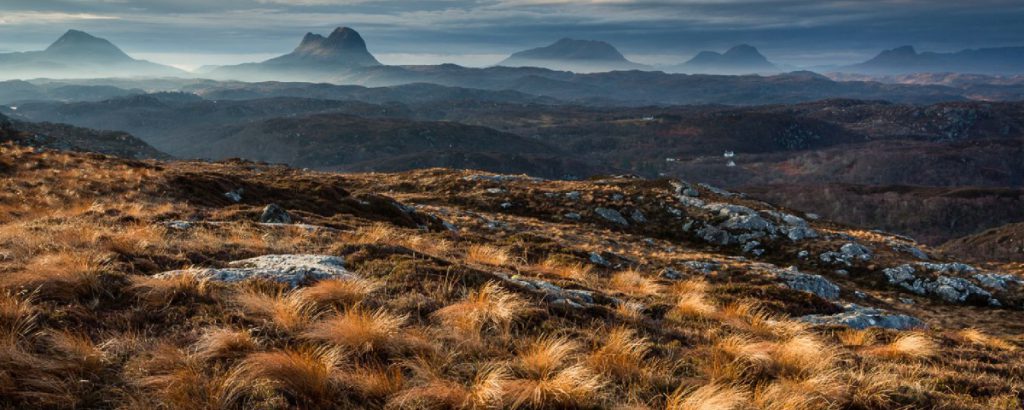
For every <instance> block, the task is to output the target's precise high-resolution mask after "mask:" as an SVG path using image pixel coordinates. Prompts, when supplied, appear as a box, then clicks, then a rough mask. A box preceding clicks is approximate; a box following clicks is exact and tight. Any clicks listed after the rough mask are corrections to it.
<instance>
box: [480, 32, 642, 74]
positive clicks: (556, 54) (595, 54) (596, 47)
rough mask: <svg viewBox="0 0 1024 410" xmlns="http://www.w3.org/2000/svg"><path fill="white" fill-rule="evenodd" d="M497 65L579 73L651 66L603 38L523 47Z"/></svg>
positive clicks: (566, 39) (637, 68)
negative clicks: (629, 55) (528, 47)
mask: <svg viewBox="0 0 1024 410" xmlns="http://www.w3.org/2000/svg"><path fill="white" fill-rule="evenodd" d="M498 65H499V66H504V67H542V68H550V69H553V70H564V71H573V72H580V73H590V72H601V71H616V70H643V69H650V68H651V67H649V66H645V65H643V64H638V63H634V62H632V61H629V60H628V59H626V57H625V56H623V55H622V53H620V52H619V50H617V49H616V48H615V47H614V46H612V45H611V44H608V43H606V42H604V41H594V40H574V39H571V38H563V39H561V40H558V41H556V42H555V43H553V44H551V45H549V46H546V47H539V48H533V49H529V50H525V51H520V52H518V53H515V54H512V55H511V56H509V58H507V59H505V60H504V61H502V62H500V63H498Z"/></svg>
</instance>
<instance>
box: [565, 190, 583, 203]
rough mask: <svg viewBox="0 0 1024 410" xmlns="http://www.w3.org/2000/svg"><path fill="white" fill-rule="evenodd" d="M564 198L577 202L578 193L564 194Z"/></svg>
mask: <svg viewBox="0 0 1024 410" xmlns="http://www.w3.org/2000/svg"><path fill="white" fill-rule="evenodd" d="M565 197H566V198H568V199H569V200H570V201H579V200H580V193H579V192H576V191H572V192H566V193H565Z"/></svg>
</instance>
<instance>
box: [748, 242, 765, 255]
mask: <svg viewBox="0 0 1024 410" xmlns="http://www.w3.org/2000/svg"><path fill="white" fill-rule="evenodd" d="M758 246H761V242H758V241H750V242H747V243H745V244H743V252H744V253H753V252H755V251H761V252H764V249H758V248H757V247H758Z"/></svg>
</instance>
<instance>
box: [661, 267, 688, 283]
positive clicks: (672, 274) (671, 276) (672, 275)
mask: <svg viewBox="0 0 1024 410" xmlns="http://www.w3.org/2000/svg"><path fill="white" fill-rule="evenodd" d="M661 277H663V278H665V279H668V280H680V279H682V278H683V273H682V272H679V271H677V270H675V269H672V268H667V269H665V270H664V271H662V272H661Z"/></svg>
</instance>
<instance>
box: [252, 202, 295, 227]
mask: <svg viewBox="0 0 1024 410" xmlns="http://www.w3.org/2000/svg"><path fill="white" fill-rule="evenodd" d="M260 222H263V223H267V224H290V223H292V217H291V215H288V211H285V210H284V208H282V207H281V206H280V205H278V204H270V205H267V206H265V207H263V214H262V215H260Z"/></svg>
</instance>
